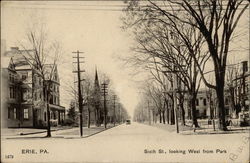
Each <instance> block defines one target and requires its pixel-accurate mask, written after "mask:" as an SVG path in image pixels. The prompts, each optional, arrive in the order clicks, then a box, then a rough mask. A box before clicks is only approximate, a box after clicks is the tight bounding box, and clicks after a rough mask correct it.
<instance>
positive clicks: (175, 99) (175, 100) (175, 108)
mask: <svg viewBox="0 0 250 163" xmlns="http://www.w3.org/2000/svg"><path fill="white" fill-rule="evenodd" d="M174 72H175V73H174V84H173V87H174V92H173V93H174V118H175V126H176V132H177V133H179V125H178V115H177V114H178V112H177V83H178V76H177V74H176V73H177V71H176V67H175V66H174Z"/></svg>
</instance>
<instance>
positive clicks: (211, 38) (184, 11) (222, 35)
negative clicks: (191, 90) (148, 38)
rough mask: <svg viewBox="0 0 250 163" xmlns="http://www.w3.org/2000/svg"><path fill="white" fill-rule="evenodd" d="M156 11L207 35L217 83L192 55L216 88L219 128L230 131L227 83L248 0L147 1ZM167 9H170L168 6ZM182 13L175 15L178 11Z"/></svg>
mask: <svg viewBox="0 0 250 163" xmlns="http://www.w3.org/2000/svg"><path fill="white" fill-rule="evenodd" d="M148 1H149V3H150V4H151V5H152V7H151V9H152V10H153V12H159V13H161V14H162V15H164V16H166V17H167V18H168V19H169V20H173V19H174V20H178V21H180V22H182V23H184V24H186V25H187V26H188V25H190V26H192V27H195V28H196V29H197V30H199V31H200V33H201V34H202V35H203V36H204V38H205V40H206V44H207V48H208V51H209V55H210V56H211V58H212V61H213V64H214V71H215V85H213V84H211V83H209V82H207V80H206V78H205V77H204V74H203V72H202V69H201V66H200V64H198V62H197V59H196V57H194V56H193V58H194V61H195V62H196V65H197V67H198V68H199V70H200V73H201V76H202V79H203V81H204V83H205V84H206V86H208V87H210V88H213V89H215V90H216V94H217V98H218V107H219V128H220V129H221V130H227V127H226V122H225V106H224V105H225V104H224V86H225V73H226V64H227V57H228V51H229V49H230V41H231V38H232V34H233V33H234V31H235V29H236V27H237V25H238V22H239V20H240V18H241V16H242V15H243V13H244V12H245V11H246V9H247V8H248V6H249V2H248V1H246V0H230V1H224V0H206V1H194V0H191V1H189V0H181V1H172V0H167V1H166V2H165V1H163V2H162V3H163V6H165V8H164V7H162V6H161V5H159V4H156V3H154V2H152V1H151V0H148ZM166 8H167V9H166ZM177 12H178V13H179V14H176V13H177ZM180 36H181V35H180Z"/></svg>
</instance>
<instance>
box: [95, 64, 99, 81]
mask: <svg viewBox="0 0 250 163" xmlns="http://www.w3.org/2000/svg"><path fill="white" fill-rule="evenodd" d="M95 84H97V85H98V86H99V80H98V73H97V68H96V66H95Z"/></svg>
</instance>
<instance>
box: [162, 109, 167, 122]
mask: <svg viewBox="0 0 250 163" xmlns="http://www.w3.org/2000/svg"><path fill="white" fill-rule="evenodd" d="M162 121H163V124H165V123H166V121H165V110H163V111H162Z"/></svg>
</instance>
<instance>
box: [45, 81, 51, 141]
mask: <svg viewBox="0 0 250 163" xmlns="http://www.w3.org/2000/svg"><path fill="white" fill-rule="evenodd" d="M47 87H48V89H49V86H47ZM45 94H46V98H45V102H46V105H47V136H46V137H51V130H50V108H49V98H50V97H49V92H48V90H45Z"/></svg>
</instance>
